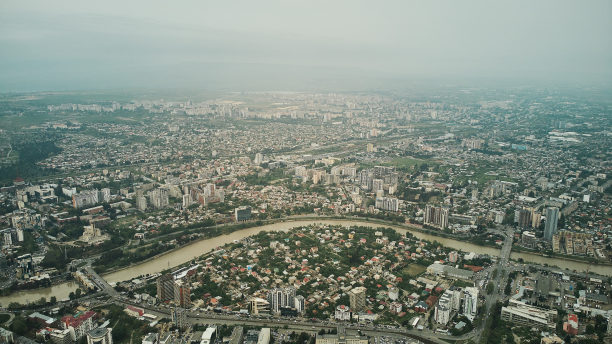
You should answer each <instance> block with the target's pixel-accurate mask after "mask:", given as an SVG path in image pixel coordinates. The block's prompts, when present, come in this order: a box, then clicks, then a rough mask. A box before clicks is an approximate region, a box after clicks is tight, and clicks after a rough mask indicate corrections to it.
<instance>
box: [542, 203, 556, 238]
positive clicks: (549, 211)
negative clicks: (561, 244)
mask: <svg viewBox="0 0 612 344" xmlns="http://www.w3.org/2000/svg"><path fill="white" fill-rule="evenodd" d="M558 221H559V208H555V207H552V208H546V222H545V223H544V239H546V240H548V241H552V237H553V235H555V233H557V222H558Z"/></svg>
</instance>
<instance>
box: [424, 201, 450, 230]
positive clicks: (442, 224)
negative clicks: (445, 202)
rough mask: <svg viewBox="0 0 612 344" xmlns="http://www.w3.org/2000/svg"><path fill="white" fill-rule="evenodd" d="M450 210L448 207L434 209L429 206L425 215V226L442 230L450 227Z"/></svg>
mask: <svg viewBox="0 0 612 344" xmlns="http://www.w3.org/2000/svg"><path fill="white" fill-rule="evenodd" d="M449 213H450V211H449V209H448V208H446V207H434V206H433V205H430V204H428V205H427V206H426V207H425V214H424V215H423V224H426V225H433V226H436V227H439V228H442V229H445V228H447V227H448V218H449Z"/></svg>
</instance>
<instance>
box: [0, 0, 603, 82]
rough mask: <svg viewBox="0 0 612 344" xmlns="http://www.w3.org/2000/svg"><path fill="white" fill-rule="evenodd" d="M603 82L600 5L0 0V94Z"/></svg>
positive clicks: (561, 0) (470, 0)
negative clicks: (420, 82)
mask: <svg viewBox="0 0 612 344" xmlns="http://www.w3.org/2000/svg"><path fill="white" fill-rule="evenodd" d="M415 80H417V81H418V80H429V81H433V82H437V81H444V80H453V81H455V82H459V83H461V82H465V83H478V82H479V81H481V80H486V81H496V80H499V81H500V82H502V81H510V82H515V83H524V84H530V83H544V84H549V85H557V84H558V85H561V84H563V85H566V84H569V85H571V84H576V85H578V84H579V85H602V84H603V85H609V84H610V83H611V80H612V1H610V0H575V1H567V0H537V1H533V0H529V1H524V0H499V1H490V0H488V1H474V0H464V1H456V0H448V1H442V0H431V1H409V0H403V1H391V0H389V1H385V0H381V1H358V0H352V1H348V0H347V1H344V0H338V1H330V0H327V1H319V0H311V1H297V0H284V1H267V0H257V1H253V0H249V1H240V0H236V1H234V0H225V1H203V0H200V1H156V0H149V1H141V0H132V1H125V0H122V1H115V0H105V1H82V0H74V1H73V0H66V1H64V0H57V1H48V0H28V1H23V0H16V1H15V0H2V1H0V92H21V91H53V90H97V89H128V88H162V89H163V88H198V89H200V88H201V89H227V90H240V91H242V90H283V89H286V90H302V89H312V88H319V89H330V90H331V89H334V88H339V89H343V88H368V87H384V85H385V83H389V84H391V83H401V82H404V81H406V82H410V81H415Z"/></svg>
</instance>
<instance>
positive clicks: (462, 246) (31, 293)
mask: <svg viewBox="0 0 612 344" xmlns="http://www.w3.org/2000/svg"><path fill="white" fill-rule="evenodd" d="M314 224H323V225H341V226H364V227H388V228H392V229H394V230H396V231H397V232H398V233H401V234H405V233H410V234H411V235H414V236H415V237H417V238H419V239H421V240H427V241H437V242H439V243H440V244H442V245H443V246H447V247H450V248H453V249H455V250H457V251H462V252H476V253H478V254H487V255H490V256H498V255H499V254H500V250H499V248H491V247H484V246H478V245H474V244H471V243H469V242H465V241H460V240H455V239H449V238H443V237H440V236H435V235H432V234H429V233H424V232H421V231H418V230H417V229H415V228H413V226H407V225H399V224H389V223H385V222H384V221H380V220H376V221H372V220H365V219H347V218H344V219H343V218H331V217H317V216H310V217H307V216H300V217H292V218H285V219H274V220H269V223H268V224H264V225H261V226H252V227H248V228H233V229H232V230H231V231H227V232H226V233H224V234H223V235H218V236H215V237H212V238H202V239H200V240H195V241H193V242H191V243H189V244H187V245H183V246H181V247H179V248H176V249H174V250H172V251H170V252H165V253H163V254H160V255H158V256H157V257H155V258H150V259H148V260H147V261H144V262H139V263H137V264H133V265H131V266H129V267H123V268H121V269H116V270H115V271H113V272H108V273H105V274H103V276H104V279H106V280H107V281H108V282H109V283H113V282H121V281H125V280H129V279H132V278H136V277H138V276H143V275H147V274H152V273H158V272H161V271H163V270H166V269H168V268H173V267H176V266H179V265H181V264H184V263H186V262H189V261H190V260H192V259H194V258H196V257H199V256H201V255H203V254H205V253H208V252H210V251H212V250H214V249H215V248H217V247H219V246H223V245H225V244H227V243H231V242H233V241H235V240H242V239H244V238H246V237H248V236H251V235H256V234H257V233H259V232H262V231H286V230H289V229H291V228H294V227H298V226H308V225H314ZM243 225H244V224H243ZM511 258H512V259H514V260H518V259H523V261H524V262H525V263H536V264H541V265H545V264H546V265H548V266H560V267H561V269H568V270H570V271H572V270H576V271H579V272H585V271H589V272H590V273H591V274H598V275H602V276H612V267H610V266H603V265H592V264H588V263H584V262H575V261H569V260H565V259H557V258H546V257H544V256H541V255H536V254H532V253H522V252H513V253H512V254H511ZM68 288H72V290H69V289H68ZM74 289H76V285H75V283H74V282H72V284H71V286H68V283H63V284H59V285H56V286H52V287H51V288H44V289H43V290H41V289H34V290H28V291H19V292H17V293H13V294H11V295H9V296H6V297H0V304H3V305H4V304H5V303H6V304H8V303H10V302H13V301H15V302H20V303H23V302H22V301H25V300H29V301H34V300H38V299H40V297H42V296H44V297H47V298H49V297H50V296H53V294H56V295H55V296H56V297H57V299H58V300H60V299H62V298H65V297H66V296H67V295H68V294H69V292H70V291H73V290H74ZM62 295H63V296H62Z"/></svg>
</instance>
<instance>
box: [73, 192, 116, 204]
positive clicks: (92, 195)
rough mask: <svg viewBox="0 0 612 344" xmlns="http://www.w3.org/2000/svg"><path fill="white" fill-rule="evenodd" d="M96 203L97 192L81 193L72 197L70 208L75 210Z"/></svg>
mask: <svg viewBox="0 0 612 344" xmlns="http://www.w3.org/2000/svg"><path fill="white" fill-rule="evenodd" d="M109 197H110V196H109ZM96 203H98V191H97V190H89V191H83V192H81V193H78V194H74V195H72V206H73V207H75V208H82V207H86V206H89V205H94V204H96Z"/></svg>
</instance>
